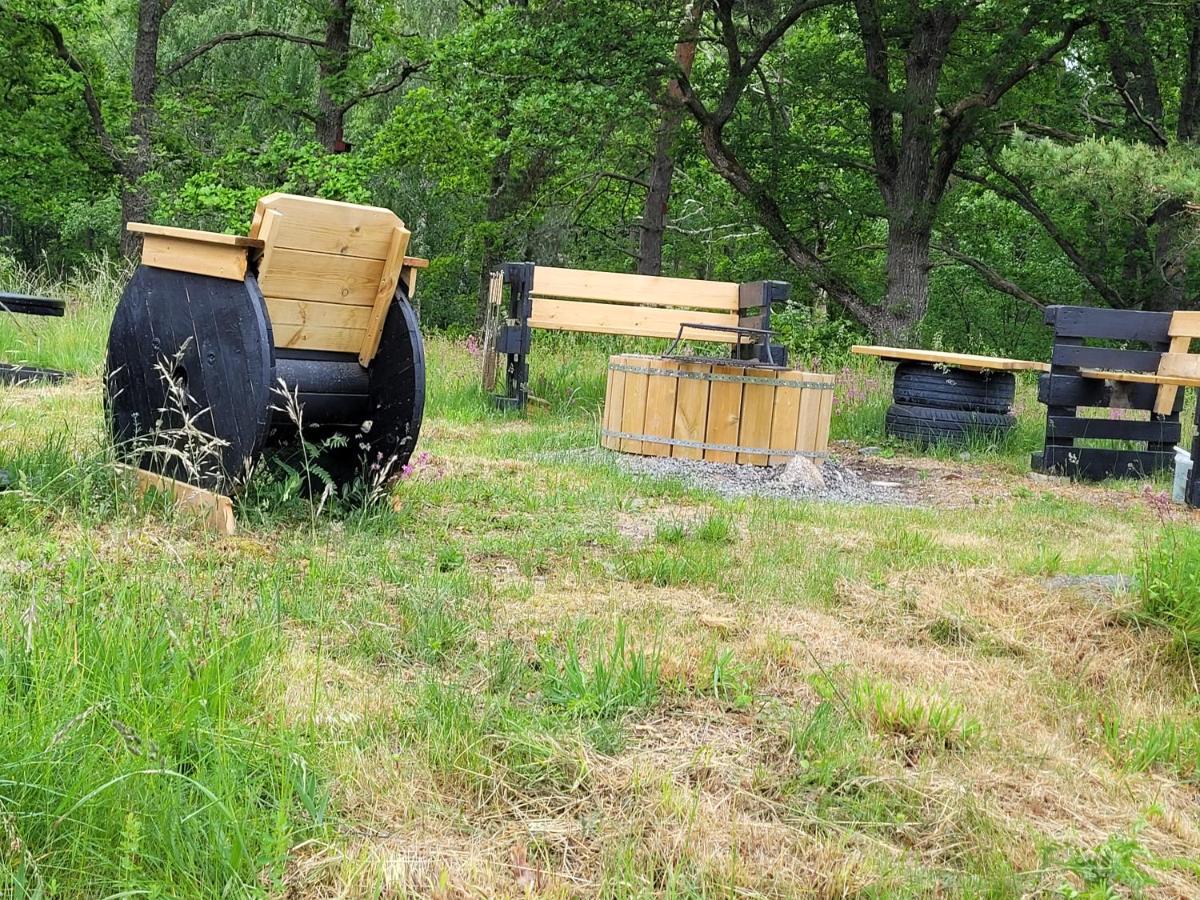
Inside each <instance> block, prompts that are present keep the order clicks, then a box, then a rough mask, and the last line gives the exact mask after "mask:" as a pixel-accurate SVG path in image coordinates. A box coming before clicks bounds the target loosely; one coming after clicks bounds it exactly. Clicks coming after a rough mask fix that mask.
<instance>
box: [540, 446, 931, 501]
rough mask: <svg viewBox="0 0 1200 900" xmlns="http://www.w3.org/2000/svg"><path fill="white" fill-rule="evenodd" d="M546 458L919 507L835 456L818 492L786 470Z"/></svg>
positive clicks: (594, 455) (729, 489)
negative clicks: (787, 475)
mask: <svg viewBox="0 0 1200 900" xmlns="http://www.w3.org/2000/svg"><path fill="white" fill-rule="evenodd" d="M547 456H548V457H554V458H557V459H563V460H567V459H569V460H575V461H586V460H595V461H596V462H611V463H615V464H616V465H617V466H619V467H620V468H622V469H625V470H626V471H627V472H633V473H635V474H638V475H648V476H650V477H651V478H678V479H679V480H680V481H683V482H685V483H687V484H689V485H691V486H693V487H698V488H706V489H708V490H712V491H716V492H717V493H718V494H722V495H724V496H726V497H743V496H747V495H757V496H767V497H791V498H794V499H797V500H830V501H834V502H840V503H869V504H886V505H900V506H912V505H916V504H915V501H914V499H913V498H912V497H911V496H910V495H908V494H907V493H906V492H905V491H904V489H903V486H902V485H900V484H898V483H896V482H887V481H869V480H867V479H865V478H863V477H862V476H860V475H859V474H858V473H857V472H855V471H854V469H852V468H851V467H850V466H848V465H846V464H845V463H844V462H842V461H841V460H839V459H837V458H836V457H831V458H829V459H827V460H825V464H824V465H823V466H821V467H820V471H821V474H822V476H823V477H824V480H825V486H824V487H820V488H813V487H806V486H803V485H800V484H796V483H794V481H793V479H791V478H788V477H786V476H785V474H784V473H785V470H786V468H787V467H786V466H738V465H733V464H727V463H712V462H703V461H700V460H691V459H675V458H674V457H668V456H634V455H632V454H628V453H613V452H612V451H609V450H604V449H601V448H591V449H585V450H571V451H567V452H565V453H563V452H559V453H553V454H547Z"/></svg>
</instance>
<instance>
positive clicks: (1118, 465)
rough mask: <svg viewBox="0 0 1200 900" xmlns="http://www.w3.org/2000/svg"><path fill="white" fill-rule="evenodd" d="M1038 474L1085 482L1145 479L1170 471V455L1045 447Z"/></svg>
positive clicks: (1133, 451) (1171, 464) (1143, 451)
mask: <svg viewBox="0 0 1200 900" xmlns="http://www.w3.org/2000/svg"><path fill="white" fill-rule="evenodd" d="M1041 465H1042V471H1046V472H1054V473H1056V474H1059V475H1069V476H1071V477H1072V478H1079V479H1083V480H1087V481H1101V480H1103V479H1105V478H1114V477H1115V478H1145V477H1146V476H1148V475H1151V474H1153V473H1155V472H1163V471H1168V470H1170V469H1172V468H1173V467H1174V465H1175V454H1174V452H1163V453H1155V452H1150V451H1148V450H1112V449H1109V448H1102V447H1050V446H1048V447H1046V449H1045V450H1043V451H1042V460H1041Z"/></svg>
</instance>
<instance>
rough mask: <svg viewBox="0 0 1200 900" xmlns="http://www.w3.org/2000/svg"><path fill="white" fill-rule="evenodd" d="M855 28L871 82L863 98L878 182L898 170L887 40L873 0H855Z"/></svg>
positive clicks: (891, 175)
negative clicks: (865, 96)
mask: <svg viewBox="0 0 1200 900" xmlns="http://www.w3.org/2000/svg"><path fill="white" fill-rule="evenodd" d="M854 7H855V11H856V13H857V16H858V29H859V33H860V35H861V37H862V45H863V50H864V52H865V54H866V66H867V78H868V79H869V80H870V81H871V82H872V83H873V89H874V90H873V96H868V98H867V112H868V118H869V121H870V125H871V128H870V135H871V152H872V155H873V156H874V158H875V165H876V166H877V167H878V169H879V170H880V171H879V173H878V176H877V177H878V178H880V179H881V180H886V179H891V178H894V177H895V174H896V169H897V168H898V167H899V158H898V155H897V152H896V132H895V129H894V127H893V123H892V103H891V98H892V86H891V76H890V74H889V73H888V59H887V40H886V38H885V37H884V35H883V26H882V24H881V23H880V21H879V11H878V10H877V9H876V7H875V0H855V3H854Z"/></svg>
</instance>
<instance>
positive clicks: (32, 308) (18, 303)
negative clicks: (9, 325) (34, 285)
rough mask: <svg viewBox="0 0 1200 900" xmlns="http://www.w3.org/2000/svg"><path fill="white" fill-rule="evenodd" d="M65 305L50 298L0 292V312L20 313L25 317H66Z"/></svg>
mask: <svg viewBox="0 0 1200 900" xmlns="http://www.w3.org/2000/svg"><path fill="white" fill-rule="evenodd" d="M66 310H67V304H66V302H65V301H63V300H56V299H54V298H52V297H34V296H31V295H29V294H10V293H7V292H4V291H0V311H3V312H11V313H21V314H22V315H26V316H55V317H60V318H61V317H62V316H64V315H66Z"/></svg>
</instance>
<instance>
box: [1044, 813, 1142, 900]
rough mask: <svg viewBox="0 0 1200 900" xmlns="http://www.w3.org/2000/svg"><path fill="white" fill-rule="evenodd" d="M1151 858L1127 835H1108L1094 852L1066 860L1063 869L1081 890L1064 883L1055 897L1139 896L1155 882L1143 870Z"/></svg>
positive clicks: (1099, 899) (1077, 899)
mask: <svg viewBox="0 0 1200 900" xmlns="http://www.w3.org/2000/svg"><path fill="white" fill-rule="evenodd" d="M1151 861H1152V858H1151V857H1150V855H1149V854H1148V853H1147V852H1146V850H1145V848H1144V847H1142V844H1141V842H1140V841H1139V840H1138V836H1137V830H1134V831H1133V833H1131V834H1112V835H1109V836H1108V838H1107V839H1106V840H1105V841H1104V843H1102V844H1101V845H1100V846H1098V847H1097V848H1096V849H1094V850H1087V851H1081V852H1078V853H1076V854H1074V855H1073V856H1072V857H1071V858H1070V859H1069V860H1068V861H1067V868H1068V869H1069V870H1070V871H1071V872H1072V873H1074V874H1075V875H1076V876H1077V877H1078V878H1079V880H1080V881H1081V882H1082V883H1083V887H1082V889H1080V888H1077V887H1075V886H1074V885H1070V884H1065V885H1063V886H1062V887H1060V888H1059V891H1058V892H1059V895H1060V896H1062V897H1066V898H1069V900H1109V898H1117V897H1123V896H1134V897H1140V896H1142V893H1143V891H1142V889H1143V888H1147V887H1153V886H1154V885H1155V884H1157V883H1158V882H1156V881H1155V880H1154V878H1153V877H1151V876H1150V874H1149V873H1148V872H1146V870H1145V866H1146V864H1147V863H1148V862H1151Z"/></svg>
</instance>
